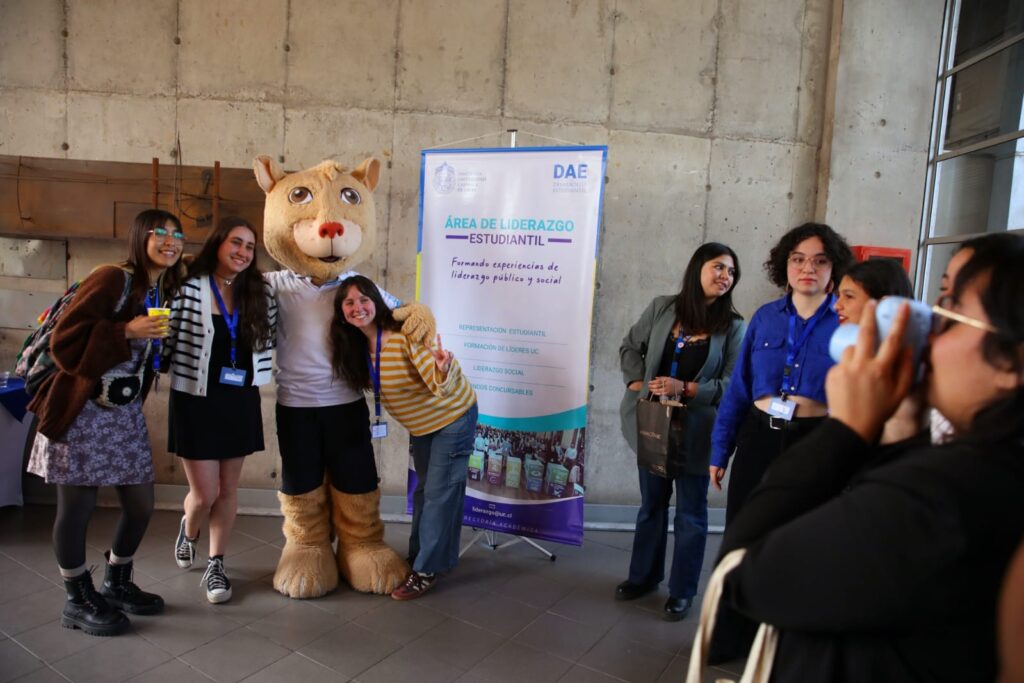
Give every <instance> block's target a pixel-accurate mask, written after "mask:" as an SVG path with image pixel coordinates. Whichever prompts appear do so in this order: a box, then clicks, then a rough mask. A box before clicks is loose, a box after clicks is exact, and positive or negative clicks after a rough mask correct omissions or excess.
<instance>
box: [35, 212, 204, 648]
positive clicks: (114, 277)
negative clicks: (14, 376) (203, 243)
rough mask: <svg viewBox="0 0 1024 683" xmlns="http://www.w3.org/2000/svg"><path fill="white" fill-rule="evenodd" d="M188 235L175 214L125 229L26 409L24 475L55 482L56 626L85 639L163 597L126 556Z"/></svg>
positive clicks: (82, 296)
mask: <svg viewBox="0 0 1024 683" xmlns="http://www.w3.org/2000/svg"><path fill="white" fill-rule="evenodd" d="M183 240H184V235H183V234H182V231H181V223H180V222H179V221H178V219H177V218H176V217H175V216H173V215H172V214H169V213H167V212H166V211H160V210H158V209H149V210H147V211H143V212H142V213H140V214H139V215H138V216H136V217H135V219H134V220H133V221H132V223H131V226H130V227H129V229H128V259H127V260H126V261H125V262H123V263H122V264H120V265H118V266H101V267H99V268H97V269H96V270H94V271H93V272H92V273H90V274H89V276H88V277H86V278H85V279H84V280H82V282H81V284H80V285H79V287H78V290H77V292H76V293H75V296H74V299H72V300H71V302H70V303H69V304H68V307H67V308H66V309H64V311H63V313H62V314H61V316H60V318H59V319H58V321H57V323H56V325H55V326H54V328H53V333H52V336H51V338H50V352H51V354H52V356H53V359H54V361H55V362H56V365H57V371H56V372H55V373H53V374H52V375H51V376H50V377H48V378H47V379H46V380H44V381H43V383H42V385H41V386H40V388H39V390H38V391H37V392H36V395H35V396H34V397H33V399H32V402H31V403H30V404H29V409H30V410H32V412H34V413H35V414H36V415H37V416H38V418H39V425H38V433H37V435H36V440H35V443H34V444H33V447H32V455H31V458H30V460H29V465H28V471H29V472H31V473H33V474H37V475H39V476H40V477H43V478H44V479H45V480H46V482H47V483H48V484H56V485H57V517H56V521H55V522H54V525H53V545H54V550H55V552H56V555H57V565H58V567H59V569H60V574H61V577H62V578H63V579H64V588H65V590H66V592H67V601H66V602H65V604H64V613H63V616H62V617H61V624H62V625H63V626H65V627H66V628H77V629H81V630H83V631H85V632H86V633H89V634H92V635H100V636H111V635H116V634H118V633H122V632H124V631H125V630H126V629H127V628H128V619H127V618H126V617H125V616H124V614H123V613H122V611H121V610H123V611H125V612H131V613H133V614H156V613H157V612H160V611H161V610H163V607H164V602H163V600H162V599H161V598H160V596H159V595H154V594H152V593H146V592H144V591H141V590H139V588H138V586H136V585H135V584H134V583H133V582H132V567H133V562H132V557H133V555H134V554H135V551H136V549H137V548H138V547H139V543H140V542H141V541H142V536H143V534H144V533H145V531H146V526H147V525H148V524H149V518H150V515H151V514H152V512H153V457H152V453H151V452H150V446H149V432H148V431H147V429H146V420H145V418H144V417H143V415H142V402H143V400H145V397H146V394H147V392H148V390H149V386H150V384H151V382H152V380H153V377H154V371H155V369H156V366H157V365H158V358H159V356H158V355H157V352H156V349H155V348H154V347H156V346H157V345H158V344H159V340H160V339H161V338H162V337H163V336H165V335H166V332H167V325H166V323H167V321H166V318H160V317H151V316H148V315H147V311H146V309H147V308H160V307H163V306H165V305H166V303H165V302H166V301H167V300H168V297H170V296H171V295H172V294H173V292H174V290H175V288H176V286H177V283H178V273H177V270H176V268H177V266H178V263H179V259H180V258H181V251H182V246H183ZM100 486H113V487H114V488H115V489H116V491H117V496H118V499H119V501H120V503H121V517H120V519H119V520H118V523H117V527H116V529H115V531H114V538H113V542H112V543H111V546H110V549H109V550H108V551H107V552H106V553H104V554H105V556H106V562H105V565H106V574H105V577H104V579H103V585H102V586H101V587H100V590H99V592H97V591H96V590H95V588H94V587H93V582H92V574H91V573H90V570H89V569H88V568H87V567H88V563H87V558H86V544H85V539H86V531H87V530H88V527H89V519H90V518H91V517H92V513H93V510H94V509H95V507H96V493H97V489H98V488H99V487H100Z"/></svg>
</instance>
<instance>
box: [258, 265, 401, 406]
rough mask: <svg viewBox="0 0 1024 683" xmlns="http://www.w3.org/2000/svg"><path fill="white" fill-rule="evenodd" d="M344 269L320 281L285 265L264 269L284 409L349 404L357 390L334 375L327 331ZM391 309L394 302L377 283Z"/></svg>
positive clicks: (357, 396)
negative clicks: (272, 301) (273, 308)
mask: <svg viewBox="0 0 1024 683" xmlns="http://www.w3.org/2000/svg"><path fill="white" fill-rule="evenodd" d="M358 274H359V273H357V272H355V271H354V270H350V271H347V272H344V273H342V274H341V275H339V276H338V277H336V278H335V279H333V280H330V281H329V282H325V283H324V284H322V285H320V286H319V287H318V286H317V285H314V284H313V281H312V280H311V279H310V278H309V277H307V276H303V275H297V274H296V273H293V272H292V271H290V270H277V271H274V272H272V273H266V274H265V278H266V280H267V282H269V283H270V285H271V287H272V288H273V290H274V296H275V297H277V370H276V371H275V374H274V379H275V380H276V381H277V402H278V403H280V404H281V405H284V406H288V407H290V408H320V407H325V406H336V405H342V404H345V403H352V402H353V401H357V400H359V399H360V398H362V397H363V392H362V391H359V390H357V389H354V388H352V387H351V386H350V385H349V384H348V382H345V381H344V380H341V379H338V378H336V377H335V376H334V370H333V369H332V368H331V342H330V337H329V332H330V328H331V318H332V316H333V315H334V295H335V293H336V291H337V289H338V285H340V284H341V282H342V280H344V279H346V278H349V277H351V276H353V275H358ZM377 291H379V292H380V295H381V297H382V298H383V299H384V303H386V304H387V305H388V306H390V307H391V308H396V307H397V306H399V305H400V302H399V301H398V299H396V298H395V297H393V296H391V295H390V294H388V293H387V292H385V291H384V290H383V289H380V288H379V287H378V288H377Z"/></svg>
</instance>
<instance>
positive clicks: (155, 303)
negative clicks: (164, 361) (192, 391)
mask: <svg viewBox="0 0 1024 683" xmlns="http://www.w3.org/2000/svg"><path fill="white" fill-rule="evenodd" d="M150 308H160V281H159V280H158V281H157V284H156V287H152V288H150V289H149V290H147V291H146V309H147V311H148V310H149V309H150ZM153 371H154V372H156V373H158V375H157V377H159V372H160V339H159V338H157V339H154V340H153Z"/></svg>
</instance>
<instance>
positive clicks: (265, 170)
mask: <svg viewBox="0 0 1024 683" xmlns="http://www.w3.org/2000/svg"><path fill="white" fill-rule="evenodd" d="M252 170H253V171H254V172H255V173H256V182H257V183H259V185H260V187H261V188H263V191H264V192H265V193H266V194H270V191H271V190H273V189H274V185H277V183H278V181H279V180H281V178H284V177H285V176H286V175H288V174H287V173H285V172H284V171H282V170H281V167H280V166H278V165H277V162H276V161H274V160H273V159H271V158H270V157H268V156H267V155H266V154H261V155H259V156H258V157H256V158H255V159H253V160H252Z"/></svg>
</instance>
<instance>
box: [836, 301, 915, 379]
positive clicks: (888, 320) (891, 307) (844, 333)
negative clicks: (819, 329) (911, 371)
mask: <svg viewBox="0 0 1024 683" xmlns="http://www.w3.org/2000/svg"><path fill="white" fill-rule="evenodd" d="M903 304H909V305H910V318H909V319H908V320H907V332H906V334H905V335H904V337H903V343H904V344H906V345H908V346H910V348H912V349H913V350H914V367H918V365H919V364H920V362H921V354H922V352H923V351H924V348H925V345H927V344H928V336H929V334H930V333H931V329H932V315H933V314H932V307H931V306H929V305H928V304H926V303H923V302H921V301H915V300H913V299H907V298H904V297H902V296H887V297H886V298H884V299H882V300H881V301H879V302H878V307H877V308H876V309H875V322H876V323H877V326H878V339H876V344H881V343H882V340H883V339H885V338H886V337H887V336H889V330H891V329H892V323H893V321H894V320H895V319H896V313H897V312H898V311H899V310H900V306H902V305H903ZM859 330H860V327H859V326H858V325H854V324H851V323H848V324H846V325H840V326H839V328H838V329H836V331H835V332H833V333H832V339H831V341H829V344H828V352H829V355H830V356H832V359H833V360H835V361H836V362H838V361H839V359H840V358H841V357H842V355H843V351H845V350H846V348H847V347H848V346H853V345H854V344H856V343H857V334H858V332H859Z"/></svg>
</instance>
